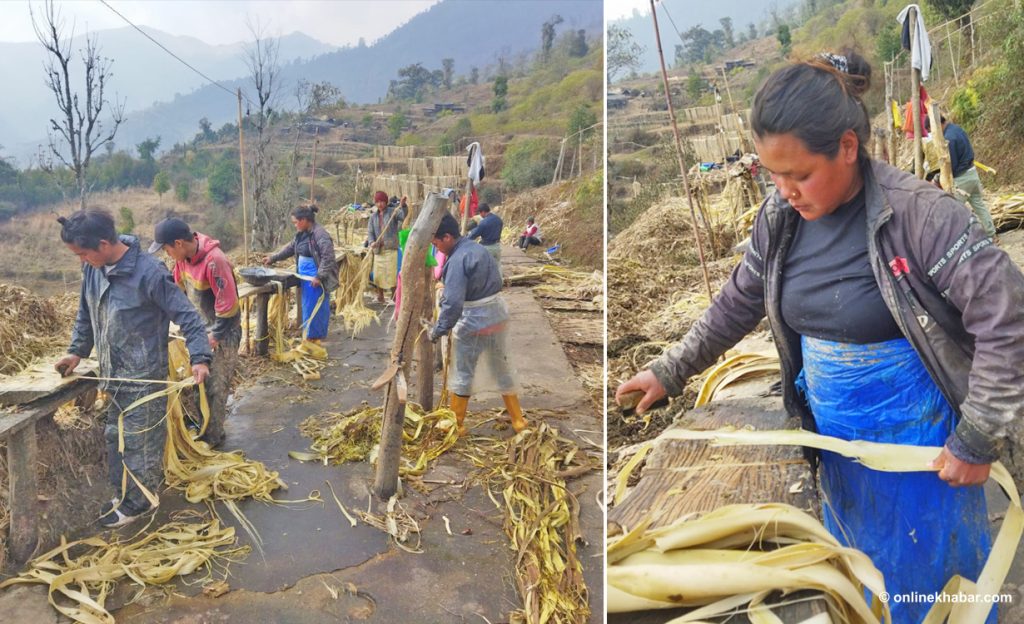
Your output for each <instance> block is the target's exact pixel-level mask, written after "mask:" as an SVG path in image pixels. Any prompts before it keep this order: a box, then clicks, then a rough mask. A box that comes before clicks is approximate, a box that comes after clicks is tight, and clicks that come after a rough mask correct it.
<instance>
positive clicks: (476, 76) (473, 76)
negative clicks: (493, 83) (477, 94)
mask: <svg viewBox="0 0 1024 624" xmlns="http://www.w3.org/2000/svg"><path fill="white" fill-rule="evenodd" d="M478 82H480V68H479V67H473V68H471V69H470V70H469V84H476V83H478Z"/></svg>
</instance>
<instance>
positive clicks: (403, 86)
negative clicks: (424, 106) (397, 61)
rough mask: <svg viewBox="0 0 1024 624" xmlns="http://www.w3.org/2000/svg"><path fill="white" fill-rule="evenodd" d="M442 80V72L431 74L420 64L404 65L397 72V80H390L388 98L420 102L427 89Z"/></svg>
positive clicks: (435, 85)
mask: <svg viewBox="0 0 1024 624" xmlns="http://www.w3.org/2000/svg"><path fill="white" fill-rule="evenodd" d="M443 78H444V72H441V71H438V72H437V73H435V72H432V71H430V70H429V69H427V68H426V67H424V66H423V64H422V63H413V64H412V65H406V66H405V67H402V68H401V69H399V70H398V80H392V81H391V84H390V85H389V86H388V97H390V98H391V99H394V100H412V101H421V100H422V98H423V95H424V94H425V93H426V91H427V89H429V88H431V87H437V86H439V85H440V84H441V81H442V79H443Z"/></svg>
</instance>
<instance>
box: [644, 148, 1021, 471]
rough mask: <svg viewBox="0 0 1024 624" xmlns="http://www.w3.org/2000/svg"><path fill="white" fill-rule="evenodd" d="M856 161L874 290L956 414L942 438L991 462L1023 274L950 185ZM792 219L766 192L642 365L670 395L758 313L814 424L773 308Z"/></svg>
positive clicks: (1016, 349) (1011, 409) (1002, 415)
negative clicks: (718, 278) (744, 229)
mask: <svg viewBox="0 0 1024 624" xmlns="http://www.w3.org/2000/svg"><path fill="white" fill-rule="evenodd" d="M861 170H862V172H863V174H864V184H865V201H866V204H867V206H866V215H867V220H868V254H869V255H870V261H871V266H872V269H873V270H874V273H875V279H876V281H877V282H878V285H879V288H880V289H881V292H882V298H883V299H884V300H885V303H886V305H887V306H888V308H889V310H890V311H891V312H892V315H893V318H895V319H896V323H897V324H898V325H899V327H900V329H901V331H902V332H903V334H904V335H905V336H906V337H907V339H908V340H909V341H910V343H911V344H912V345H913V347H914V349H915V351H917V353H918V355H919V356H920V357H921V360H922V362H924V365H925V367H926V368H927V370H928V372H929V373H930V374H931V377H932V379H933V380H934V381H935V383H936V384H937V385H938V387H939V389H940V390H941V391H942V393H943V395H944V396H945V397H946V399H947V400H948V401H949V403H950V405H951V406H952V407H953V409H954V410H955V411H956V412H957V415H958V416H959V424H958V425H957V428H956V432H955V434H954V435H953V436H951V437H950V440H949V441H948V442H947V444H948V445H949V447H950V450H951V451H952V452H953V454H954V455H956V456H957V457H958V458H960V459H961V460H964V461H967V462H970V463H975V464H980V463H989V462H992V461H994V460H996V459H998V457H999V454H1000V451H1001V442H1002V439H1003V438H1005V436H1006V428H1007V425H1008V424H1009V423H1010V422H1011V421H1012V420H1013V419H1014V418H1015V417H1016V416H1017V415H1018V414H1019V413H1020V411H1021V409H1022V405H1024V274H1022V273H1021V271H1020V269H1019V268H1018V267H1017V266H1016V265H1015V264H1014V263H1013V262H1012V261H1011V260H1010V258H1009V256H1007V255H1006V253H1004V252H1003V251H1002V250H1000V249H999V248H998V247H996V246H995V245H993V244H992V240H991V239H990V238H989V237H988V236H987V235H986V234H985V231H984V230H983V229H982V227H981V226H980V225H979V224H978V221H977V219H976V218H975V217H974V215H973V214H972V213H971V211H970V210H968V209H967V208H966V207H965V206H964V205H963V204H961V203H960V202H958V201H957V200H956V199H954V198H953V197H952V196H950V195H948V194H946V193H944V192H943V191H941V190H939V189H937V188H936V187H934V186H932V185H930V184H928V183H926V182H923V181H921V180H918V179H917V178H915V177H913V176H911V175H909V174H907V173H904V172H902V171H900V170H898V169H896V168H894V167H891V166H889V165H887V164H885V163H881V162H876V161H871V162H870V164H868V163H862V167H861ZM800 218H801V217H800V215H799V214H798V213H797V212H796V211H795V210H793V209H792V207H791V206H790V205H789V203H787V202H786V201H785V200H783V199H782V198H780V197H779V195H778V193H776V194H774V195H772V196H771V197H769V198H768V199H766V200H765V202H764V204H763V205H762V207H761V210H760V212H759V213H758V215H757V219H756V221H755V223H754V231H753V235H752V238H751V245H750V248H749V249H748V250H747V252H746V253H745V255H744V257H743V260H742V261H741V263H740V264H739V265H738V266H737V267H736V268H735V269H734V270H733V273H732V276H731V277H730V279H729V281H728V282H727V283H726V284H725V286H724V287H723V288H722V292H721V293H719V294H718V296H717V297H716V298H715V300H714V302H713V303H712V304H711V307H710V308H709V309H708V310H707V311H706V312H705V313H704V316H703V317H702V318H701V319H700V320H699V321H698V322H697V323H696V324H694V326H693V328H692V329H691V330H690V331H689V333H687V335H686V336H685V337H684V338H683V340H682V342H680V343H679V344H677V345H676V346H674V347H672V348H671V349H670V350H669V351H668V352H666V353H665V354H664V355H663V356H662V357H661V358H659V359H658V360H657V361H656V362H655V363H654V364H653V365H652V366H651V370H652V372H654V374H655V376H657V378H658V380H659V381H660V382H661V383H662V385H664V386H665V388H666V390H668V393H669V394H670V395H678V394H681V393H682V390H683V386H684V385H685V382H686V380H687V379H688V378H689V377H691V376H692V375H694V374H696V373H699V372H700V371H702V370H704V369H705V368H707V367H708V366H710V365H711V364H713V363H714V361H715V360H716V359H718V357H719V356H721V355H722V354H723V353H725V351H727V350H728V349H730V348H731V347H732V346H733V345H735V344H736V343H737V342H739V341H740V339H742V338H743V336H745V335H746V334H748V333H750V332H751V331H753V329H754V328H755V327H756V326H757V324H758V323H759V322H760V321H761V319H762V318H764V317H765V315H767V317H768V323H769V325H770V326H771V330H772V334H773V335H774V338H775V344H776V346H777V348H778V350H779V357H780V360H781V368H782V381H783V384H782V390H783V402H784V404H785V406H786V409H787V411H789V413H790V414H792V415H795V416H799V417H800V419H801V422H802V423H803V427H804V428H805V429H808V430H811V431H813V430H814V429H815V427H814V418H813V416H812V414H811V411H810V408H809V406H808V405H807V403H806V401H805V400H804V399H803V397H801V396H800V394H799V393H798V392H797V389H796V386H795V384H794V381H795V379H796V376H797V375H798V374H799V373H800V370H801V369H802V368H803V359H802V355H801V350H800V337H799V336H798V335H797V334H796V332H794V331H793V330H792V329H790V328H789V327H788V326H787V325H786V324H785V322H784V321H783V319H782V312H781V292H782V287H781V281H782V279H781V278H782V268H783V265H784V263H785V259H786V255H787V253H788V251H789V248H790V245H791V244H792V242H793V238H794V235H795V233H796V226H797V223H798V222H799V219H800ZM822 313H827V311H822Z"/></svg>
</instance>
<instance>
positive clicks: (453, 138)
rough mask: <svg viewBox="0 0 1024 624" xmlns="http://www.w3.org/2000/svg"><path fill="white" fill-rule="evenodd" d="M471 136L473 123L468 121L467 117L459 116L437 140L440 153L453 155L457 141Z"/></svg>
mask: <svg viewBox="0 0 1024 624" xmlns="http://www.w3.org/2000/svg"><path fill="white" fill-rule="evenodd" d="M471 136H473V124H472V123H471V122H470V121H469V117H460V118H459V120H458V121H457V122H455V125H454V126H452V127H451V128H449V129H448V130H446V131H445V132H444V134H442V135H441V138H440V139H439V140H438V147H439V148H440V151H441V155H442V156H454V155H455V151H456V148H457V147H458V143H459V141H461V140H462V139H465V138H467V137H471Z"/></svg>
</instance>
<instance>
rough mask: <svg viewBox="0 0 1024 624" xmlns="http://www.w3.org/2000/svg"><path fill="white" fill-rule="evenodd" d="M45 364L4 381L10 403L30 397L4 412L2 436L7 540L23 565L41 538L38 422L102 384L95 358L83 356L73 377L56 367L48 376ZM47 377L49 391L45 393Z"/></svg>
mask: <svg viewBox="0 0 1024 624" xmlns="http://www.w3.org/2000/svg"><path fill="white" fill-rule="evenodd" d="M90 363H91V366H90ZM42 368H43V367H42V365H41V366H39V367H34V368H33V369H32V370H30V371H28V373H29V374H28V375H26V376H24V377H23V379H26V380H28V381H27V383H25V384H20V383H19V382H18V381H17V380H18V379H19V377H21V376H14V377H10V378H8V379H5V380H3V381H2V382H0V397H5V398H4V399H3V400H4V403H5V404H11V403H14V401H13V399H14V398H22V399H27V402H25V403H21V404H19V405H16V406H15V407H8V408H7V409H5V410H3V411H0V441H6V443H7V471H8V479H9V484H8V489H9V491H10V505H11V526H10V531H9V534H8V539H7V544H8V550H9V552H10V556H11V559H12V560H13V561H14V562H15V563H16V564H18V565H20V564H23V563H25V562H26V561H28V559H29V557H31V556H32V553H33V552H34V551H35V549H36V546H37V544H38V540H39V537H38V533H37V531H36V526H37V520H38V511H37V501H38V484H37V483H36V466H37V465H38V463H39V457H38V450H37V446H36V423H38V422H39V421H40V420H42V419H44V418H48V417H49V416H51V415H52V414H53V413H54V412H56V411H57V408H59V407H60V406H61V405H63V404H65V403H67V402H68V401H73V400H75V399H77V398H78V397H80V396H82V395H83V394H85V393H87V392H89V391H92V390H94V389H95V388H96V383H97V382H96V380H95V379H91V378H93V377H95V376H96V374H95V370H96V364H95V362H93V361H90V360H83V364H82V365H80V367H79V369H78V370H80V371H83V372H85V374H76V375H75V376H73V377H67V378H64V377H61V376H60V375H59V374H58V373H57V372H56V371H54V370H52V368H51V369H50V373H52V374H51V375H49V376H45V375H44V371H43V370H42ZM47 382H48V383H49V390H48V391H45V392H44V389H45V385H46V383H47ZM19 387H21V389H20V390H19ZM5 388H6V390H5ZM26 388H27V389H26Z"/></svg>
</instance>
